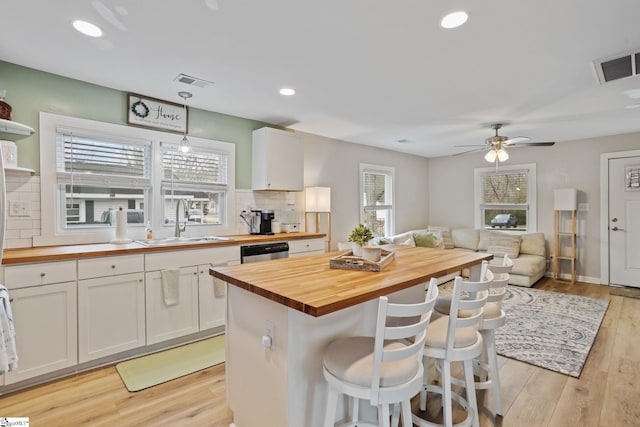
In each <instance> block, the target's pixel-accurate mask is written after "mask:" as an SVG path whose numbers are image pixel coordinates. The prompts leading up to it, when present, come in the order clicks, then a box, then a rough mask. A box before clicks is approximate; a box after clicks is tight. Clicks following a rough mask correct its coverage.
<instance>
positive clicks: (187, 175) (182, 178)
mask: <svg viewBox="0 0 640 427" xmlns="http://www.w3.org/2000/svg"><path fill="white" fill-rule="evenodd" d="M162 147H163V150H162V180H163V181H164V182H172V183H173V184H174V185H176V184H180V186H181V187H184V186H185V185H186V186H189V185H193V184H196V185H203V184H204V185H207V186H214V187H217V188H226V187H227V162H228V155H227V154H224V153H218V152H215V151H208V150H206V149H202V148H198V149H194V150H193V151H192V152H190V153H182V152H181V151H180V150H179V149H178V146H177V145H173V144H165V143H163V144H162Z"/></svg>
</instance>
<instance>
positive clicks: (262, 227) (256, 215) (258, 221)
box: [251, 209, 275, 234]
mask: <svg viewBox="0 0 640 427" xmlns="http://www.w3.org/2000/svg"><path fill="white" fill-rule="evenodd" d="M274 218H275V214H274V212H273V210H271V209H263V210H252V211H251V234H273V232H272V231H271V221H273V219H274Z"/></svg>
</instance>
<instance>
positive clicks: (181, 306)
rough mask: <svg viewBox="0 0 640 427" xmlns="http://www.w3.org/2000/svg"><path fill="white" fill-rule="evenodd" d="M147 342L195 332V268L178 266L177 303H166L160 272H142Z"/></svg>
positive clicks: (198, 326) (196, 315)
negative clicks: (143, 277) (143, 275)
mask: <svg viewBox="0 0 640 427" xmlns="http://www.w3.org/2000/svg"><path fill="white" fill-rule="evenodd" d="M145 282H146V283H145V299H146V306H147V312H146V319H147V329H146V332H147V345H150V344H155V343H159V342H162V341H166V340H170V339H172V338H178V337H181V336H184V335H188V334H191V333H194V332H198V331H199V328H200V325H199V322H198V269H197V268H196V267H195V266H194V267H182V268H180V280H179V285H178V288H179V297H178V303H177V304H175V305H168V304H166V303H165V299H164V295H163V292H162V276H161V272H160V271H153V272H150V273H145Z"/></svg>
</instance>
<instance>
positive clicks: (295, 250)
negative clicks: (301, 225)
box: [289, 239, 325, 258]
mask: <svg viewBox="0 0 640 427" xmlns="http://www.w3.org/2000/svg"><path fill="white" fill-rule="evenodd" d="M324 247H325V244H324V239H305V240H291V241H289V257H290V258H294V257H299V256H305V255H314V254H321V253H324Z"/></svg>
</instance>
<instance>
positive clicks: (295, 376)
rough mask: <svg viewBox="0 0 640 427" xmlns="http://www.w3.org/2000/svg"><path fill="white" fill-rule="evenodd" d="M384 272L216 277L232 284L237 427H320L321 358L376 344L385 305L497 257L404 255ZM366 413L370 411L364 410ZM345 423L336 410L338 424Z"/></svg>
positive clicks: (250, 267) (230, 356)
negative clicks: (363, 342) (332, 346)
mask: <svg viewBox="0 0 640 427" xmlns="http://www.w3.org/2000/svg"><path fill="white" fill-rule="evenodd" d="M394 252H395V254H394V255H395V260H394V261H393V262H391V264H389V265H388V266H387V267H386V268H384V269H383V270H382V271H380V272H365V271H356V270H341V269H332V268H330V267H329V260H330V258H332V257H334V256H336V255H338V253H337V252H333V253H326V254H321V255H312V256H307V257H301V258H289V259H280V260H274V261H268V262H260V263H252V264H242V265H237V266H223V267H214V268H212V269H211V271H210V273H211V275H213V276H214V277H216V278H218V279H221V280H224V281H226V282H227V283H228V284H229V285H231V286H227V322H226V325H227V328H226V333H227V338H226V344H227V347H226V382H227V403H228V405H229V407H230V408H231V410H232V411H233V413H234V425H235V426H236V427H252V426H267V425H268V426H278V427H280V426H283V427H284V426H289V427H299V426H305V427H313V426H320V425H322V419H323V416H324V410H325V394H326V384H325V381H324V378H323V376H322V351H323V349H324V347H325V346H326V345H327V344H328V343H329V342H330V341H331V340H333V339H335V338H337V337H341V336H351V335H373V332H374V323H375V322H374V320H375V317H376V312H377V298H378V297H379V296H382V295H389V296H390V299H391V300H392V301H404V302H408V301H416V300H419V299H421V298H424V289H425V282H428V281H429V279H430V278H432V277H441V276H444V275H447V274H450V273H453V272H456V271H459V270H461V269H462V268H471V271H472V275H473V274H476V272H477V271H478V270H479V269H478V266H479V265H480V263H481V261H482V260H485V259H486V260H489V259H491V258H492V255H490V254H486V253H475V252H468V251H463V250H457V249H453V250H451V249H450V250H442V249H429V248H409V247H398V248H396V249H394ZM363 406H366V405H363ZM342 416H344V411H343V410H342V408H338V417H339V418H341V417H342Z"/></svg>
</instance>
